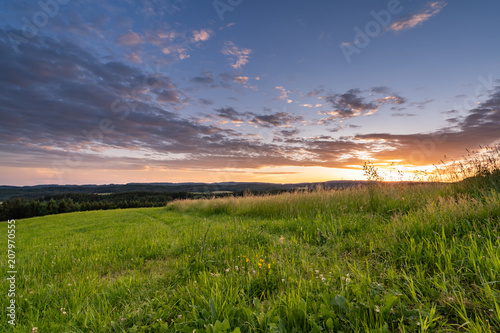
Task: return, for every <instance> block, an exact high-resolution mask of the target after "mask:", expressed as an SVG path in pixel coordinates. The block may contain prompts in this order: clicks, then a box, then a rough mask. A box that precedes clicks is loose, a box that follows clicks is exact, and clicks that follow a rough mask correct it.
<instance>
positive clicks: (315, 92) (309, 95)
mask: <svg viewBox="0 0 500 333" xmlns="http://www.w3.org/2000/svg"><path fill="white" fill-rule="evenodd" d="M324 91H325V90H324V89H323V88H319V89H318V88H316V89H314V90H313V91H311V92H309V93H307V97H314V96H317V95H320V94H322V93H323V92H324Z"/></svg>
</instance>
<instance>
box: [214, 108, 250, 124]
mask: <svg viewBox="0 0 500 333" xmlns="http://www.w3.org/2000/svg"><path fill="white" fill-rule="evenodd" d="M215 111H216V112H217V113H216V115H217V116H218V117H221V118H225V119H229V120H231V121H234V122H243V121H244V116H245V115H244V114H243V113H240V112H238V111H236V110H235V109H234V108H232V107H227V108H220V109H216V110H215Z"/></svg>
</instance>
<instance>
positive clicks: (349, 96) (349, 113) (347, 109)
mask: <svg viewBox="0 0 500 333" xmlns="http://www.w3.org/2000/svg"><path fill="white" fill-rule="evenodd" d="M360 94H361V90H359V89H351V90H349V91H347V92H346V93H345V94H332V95H328V96H326V97H325V98H324V99H325V101H326V102H327V103H329V104H330V106H331V107H333V109H334V110H333V111H330V112H328V113H327V115H329V116H330V117H329V120H334V119H349V118H352V117H357V116H361V115H367V114H373V113H375V112H377V111H378V107H379V106H378V105H377V104H376V103H374V102H367V101H366V100H365V98H364V97H363V96H361V95H360Z"/></svg>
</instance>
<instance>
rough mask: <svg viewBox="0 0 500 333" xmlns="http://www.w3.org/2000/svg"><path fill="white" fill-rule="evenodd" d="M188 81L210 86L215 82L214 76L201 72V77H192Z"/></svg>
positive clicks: (210, 73)
mask: <svg viewBox="0 0 500 333" xmlns="http://www.w3.org/2000/svg"><path fill="white" fill-rule="evenodd" d="M190 81H191V82H194V83H199V84H208V85H212V84H214V82H215V81H214V75H213V74H212V72H203V73H201V76H197V77H194V78H192V79H191V80H190Z"/></svg>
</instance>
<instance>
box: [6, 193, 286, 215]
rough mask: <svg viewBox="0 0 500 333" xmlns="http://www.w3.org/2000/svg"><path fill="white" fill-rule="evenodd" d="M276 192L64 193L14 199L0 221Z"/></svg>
mask: <svg viewBox="0 0 500 333" xmlns="http://www.w3.org/2000/svg"><path fill="white" fill-rule="evenodd" d="M282 192H285V191H283V190H274V191H266V192H259V191H239V192H234V193H229V192H227V193H189V192H176V193H165V192H138V191H136V192H124V193H112V194H84V193H65V194H57V195H51V196H43V197H40V198H35V199H32V198H13V199H8V200H6V201H4V202H3V203H2V204H1V205H0V221H6V220H9V219H22V218H28V217H34V216H44V215H50V214H62V213H70V212H83V211H89V210H105V209H118V208H140V207H162V206H165V205H166V204H167V203H168V202H170V201H173V200H180V199H203V198H213V197H227V196H243V195H246V194H252V195H258V194H263V193H275V194H276V193H282Z"/></svg>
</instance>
